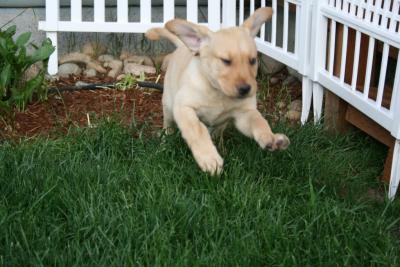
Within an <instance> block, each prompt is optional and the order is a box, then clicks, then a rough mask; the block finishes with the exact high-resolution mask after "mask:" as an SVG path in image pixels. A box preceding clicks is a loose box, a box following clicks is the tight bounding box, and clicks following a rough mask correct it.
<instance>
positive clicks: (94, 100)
mask: <svg viewBox="0 0 400 267" xmlns="http://www.w3.org/2000/svg"><path fill="white" fill-rule="evenodd" d="M156 79H157V76H154V77H147V81H153V82H154V81H155V80H156ZM77 81H83V82H87V83H112V82H113V81H112V80H111V79H110V78H101V77H100V78H98V77H96V78H87V77H72V76H71V77H69V78H61V79H59V80H58V81H56V82H54V83H52V84H50V87H57V88H62V87H65V86H72V85H75V83H76V82H77ZM159 82H160V83H162V77H161V79H160V81H159ZM281 90H282V85H281V84H277V85H275V86H274V87H271V90H269V92H268V94H267V95H266V96H264V99H259V108H260V109H263V111H264V112H267V113H273V112H276V108H275V102H276V101H277V100H276V99H277V95H278V94H281V92H280V91H281ZM288 92H289V94H290V98H291V99H292V100H294V99H298V98H299V97H301V85H300V84H299V83H294V84H293V85H292V86H290V87H288ZM161 96H162V93H161V92H160V91H158V90H155V89H145V88H140V87H137V88H133V89H128V90H124V91H122V90H116V89H100V90H99V89H97V90H76V91H72V92H61V93H52V94H49V95H48V99H47V100H46V101H44V102H39V101H33V102H32V103H30V104H29V105H28V106H27V108H26V110H25V111H24V112H19V111H16V110H15V111H13V112H11V113H10V114H8V115H6V116H4V115H3V116H1V120H0V138H1V139H10V138H11V139H19V138H21V137H35V136H38V135H42V136H43V135H44V136H52V135H54V134H59V133H60V132H61V133H62V132H66V131H67V130H68V129H69V128H70V127H85V126H89V127H90V126H92V125H93V124H95V123H96V121H99V120H100V119H104V118H107V117H111V116H117V118H118V119H120V120H122V121H123V122H125V123H130V122H132V121H133V120H134V121H136V122H137V123H145V122H146V123H148V124H149V125H150V126H152V127H154V128H156V129H157V128H161V127H162V106H161Z"/></svg>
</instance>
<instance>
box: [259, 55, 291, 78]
mask: <svg viewBox="0 0 400 267" xmlns="http://www.w3.org/2000/svg"><path fill="white" fill-rule="evenodd" d="M261 61H262V64H261V67H260V71H262V72H263V73H265V74H269V75H272V74H275V73H277V72H280V71H281V70H283V68H285V64H283V63H281V62H279V61H276V60H275V59H273V58H271V57H269V56H267V55H262V56H261Z"/></svg>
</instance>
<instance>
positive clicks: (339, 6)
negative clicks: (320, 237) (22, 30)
mask: <svg viewBox="0 0 400 267" xmlns="http://www.w3.org/2000/svg"><path fill="white" fill-rule="evenodd" d="M267 5H268V6H271V7H272V8H273V10H274V14H273V16H272V20H271V21H270V22H267V23H266V24H265V25H263V27H262V29H261V31H260V34H259V36H258V37H257V38H256V44H257V48H258V50H259V51H260V52H261V53H264V54H266V55H268V56H270V57H272V58H274V59H275V60H278V61H280V62H282V63H284V64H286V65H288V66H290V67H291V68H293V69H295V70H297V71H298V72H299V73H300V74H301V75H302V84H303V87H302V90H303V94H302V98H303V102H302V103H303V104H302V105H303V107H302V116H301V121H302V123H305V122H306V121H307V119H308V117H309V112H310V109H311V104H312V105H313V112H314V121H315V122H318V121H319V120H320V118H321V114H322V102H323V96H324V88H326V89H328V90H330V91H332V92H333V93H335V94H336V95H338V96H339V97H341V98H343V99H344V100H346V101H347V102H348V103H350V104H351V105H352V106H354V107H356V108H357V109H359V110H360V111H361V112H363V113H364V114H365V115H367V116H368V117H370V118H372V119H373V120H374V121H375V122H377V123H378V124H380V125H381V126H383V127H384V128H386V129H387V130H388V131H390V132H391V134H392V135H393V136H394V137H395V138H396V142H395V146H394V156H393V164H392V173H391V180H390V186H389V197H390V198H393V197H394V195H395V193H396V190H397V188H398V185H399V182H400V116H399V114H400V92H399V91H400V60H399V59H400V0H280V1H278V0H267V1H266V0H258V1H255V0H250V1H246V0H239V1H238V6H236V1H235V0H209V1H208V22H207V23H205V25H207V26H208V27H209V28H211V29H212V30H218V29H220V28H221V27H229V26H236V25H240V24H241V23H243V21H244V20H245V19H246V17H247V16H248V15H250V14H251V13H253V12H254V10H255V9H256V8H258V7H263V6H267ZM186 6H187V8H186V9H187V19H188V20H190V21H193V22H198V21H199V19H198V13H199V12H198V0H187V5H186ZM93 9H94V20H93V21H83V20H82V1H81V0H71V20H70V21H61V20H60V12H59V10H60V5H59V0H46V21H43V22H40V24H39V28H40V29H41V30H44V31H46V33H47V36H48V37H49V38H50V39H51V40H52V41H53V43H54V44H57V33H58V32H62V31H67V32H127V33H143V32H145V31H146V30H148V29H149V28H151V27H155V26H161V25H162V24H163V23H161V22H158V23H156V22H152V20H151V11H152V5H151V0H140V20H139V21H138V22H130V21H129V8H128V0H117V20H116V21H114V22H109V21H106V18H105V0H94V6H93ZM174 10H175V1H174V0H164V5H163V21H164V22H166V21H168V20H170V19H172V18H173V17H174V16H175V14H174ZM293 16H294V17H295V19H293ZM291 18H292V19H291ZM278 21H282V25H283V26H282V30H279V28H278ZM292 21H294V26H293V25H291V24H293V23H292ZM293 35H294V38H292V37H293ZM278 37H281V39H282V40H280V38H278ZM291 39H293V40H294V42H293V43H292V42H291ZM353 43H354V45H352V44H353ZM377 51H378V52H377ZM377 54H378V55H379V56H377ZM57 61H58V59H57V50H56V52H55V53H54V54H53V55H52V57H51V58H50V61H49V73H50V74H55V73H57V68H58V62H57ZM393 62H397V63H396V66H395V67H394V77H389V76H388V69H389V68H390V69H392V70H393V64H394V63H393ZM374 73H378V75H377V77H375V76H374V75H373V74H374ZM388 85H390V86H388ZM388 88H389V89H388ZM390 88H391V89H390Z"/></svg>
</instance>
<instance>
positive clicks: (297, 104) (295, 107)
mask: <svg viewBox="0 0 400 267" xmlns="http://www.w3.org/2000/svg"><path fill="white" fill-rule="evenodd" d="M288 110H292V111H298V112H301V110H302V101H301V100H300V99H296V100H293V101H292V102H291V103H290V104H289V105H288Z"/></svg>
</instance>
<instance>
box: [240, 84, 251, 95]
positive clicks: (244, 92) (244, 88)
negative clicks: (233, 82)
mask: <svg viewBox="0 0 400 267" xmlns="http://www.w3.org/2000/svg"><path fill="white" fill-rule="evenodd" d="M250 89H251V86H250V85H248V84H242V85H240V86H239V87H238V92H239V96H246V95H247V94H248V93H249V92H250Z"/></svg>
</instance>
